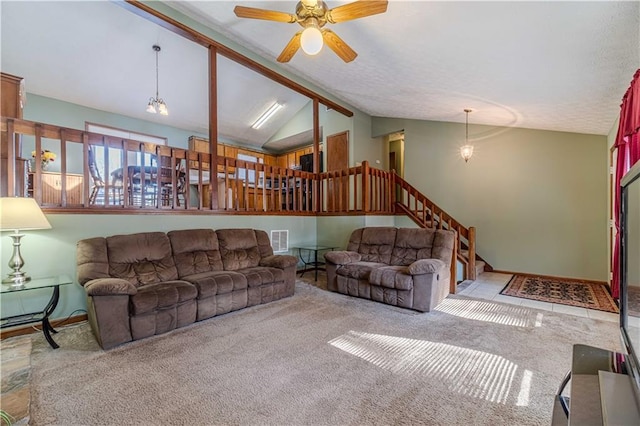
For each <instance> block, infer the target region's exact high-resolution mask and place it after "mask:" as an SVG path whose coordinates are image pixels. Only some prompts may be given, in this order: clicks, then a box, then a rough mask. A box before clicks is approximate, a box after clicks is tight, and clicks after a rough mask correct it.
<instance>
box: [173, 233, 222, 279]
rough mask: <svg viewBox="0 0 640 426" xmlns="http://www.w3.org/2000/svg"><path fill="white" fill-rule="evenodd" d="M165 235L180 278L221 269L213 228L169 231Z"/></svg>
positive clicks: (218, 248) (220, 258)
mask: <svg viewBox="0 0 640 426" xmlns="http://www.w3.org/2000/svg"><path fill="white" fill-rule="evenodd" d="M167 236H168V237H169V241H170V242H171V249H172V251H173V258H174V260H175V263H176V268H177V270H178V276H179V277H180V278H182V277H185V276H188V275H193V274H199V273H201V272H208V271H222V270H223V266H222V257H221V255H220V246H219V245H218V236H217V235H216V233H215V231H214V230H213V229H185V230H180V231H171V232H169V233H168V234H167Z"/></svg>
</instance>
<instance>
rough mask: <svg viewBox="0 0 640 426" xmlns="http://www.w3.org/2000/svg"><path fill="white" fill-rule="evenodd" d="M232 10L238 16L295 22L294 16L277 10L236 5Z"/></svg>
mask: <svg viewBox="0 0 640 426" xmlns="http://www.w3.org/2000/svg"><path fill="white" fill-rule="evenodd" d="M233 12H234V13H235V14H236V16H237V17H238V18H250V19H264V20H266V21H277V22H286V23H289V24H292V23H294V22H296V16H295V15H292V14H290V13H285V12H278V11H276V10H265V9H256V8H255V7H244V6H236V7H235V8H234V9H233Z"/></svg>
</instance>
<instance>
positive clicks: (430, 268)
mask: <svg viewBox="0 0 640 426" xmlns="http://www.w3.org/2000/svg"><path fill="white" fill-rule="evenodd" d="M445 266H446V265H445V264H444V262H443V261H442V260H440V259H418V260H416V261H415V262H413V263H412V264H411V265H409V268H408V269H409V273H410V274H411V275H422V274H434V273H437V272H440V271H442V270H443V269H444V268H445Z"/></svg>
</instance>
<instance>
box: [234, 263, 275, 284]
mask: <svg viewBox="0 0 640 426" xmlns="http://www.w3.org/2000/svg"><path fill="white" fill-rule="evenodd" d="M236 272H239V273H241V274H242V275H244V276H245V277H246V278H247V286H248V287H249V288H252V287H260V286H262V285H264V284H273V283H277V282H282V281H284V271H283V270H282V269H278V268H270V267H268V266H256V267H255V268H244V269H239V270H238V271H236Z"/></svg>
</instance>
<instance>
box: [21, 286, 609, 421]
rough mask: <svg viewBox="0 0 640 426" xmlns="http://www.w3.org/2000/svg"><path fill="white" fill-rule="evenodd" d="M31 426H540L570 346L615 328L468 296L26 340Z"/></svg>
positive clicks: (344, 302)
mask: <svg viewBox="0 0 640 426" xmlns="http://www.w3.org/2000/svg"><path fill="white" fill-rule="evenodd" d="M33 336H34V337H33V339H34V343H33V346H34V348H33V353H32V402H31V422H30V424H31V425H34V426H37V425H51V424H56V425H59V424H64V425H93V424H101V425H103V424H118V425H120V424H136V425H160V424H162V425H167V424H175V425H210V424H211V425H214V424H220V425H223V424H224V425H347V424H350V425H374V424H376V425H380V424H400V425H403V424H424V425H516V424H517V425H544V426H547V425H549V424H550V421H551V412H552V406H553V399H554V394H555V391H556V389H557V387H558V385H559V383H560V381H561V379H562V377H563V375H564V374H565V373H566V371H567V370H568V369H569V368H570V365H571V350H572V345H573V344H574V343H584V344H590V345H593V346H598V347H602V348H605V349H610V350H620V346H619V337H618V329H617V324H615V323H612V322H604V321H598V320H592V319H587V318H579V317H575V316H570V315H563V314H558V313H553V312H546V311H540V310H535V309H530V308H525V307H522V306H514V305H507V304H502V303H497V302H492V301H486V300H479V299H472V298H468V297H464V296H456V295H451V296H449V297H448V298H447V299H446V300H445V301H444V302H443V303H442V304H440V305H439V306H438V308H437V309H436V310H434V311H432V312H430V313H419V312H414V311H410V310H405V309H400V308H396V307H392V306H388V305H383V304H380V303H376V302H371V301H368V300H363V299H358V298H353V297H349V296H345V295H341V294H337V293H330V292H327V291H326V290H323V289H321V288H318V287H315V286H313V285H309V284H307V283H304V282H301V281H298V282H297V283H296V293H295V295H294V296H293V297H291V298H287V299H283V300H279V301H277V302H273V303H270V304H266V305H261V306H255V307H252V308H249V309H245V310H241V311H236V312H232V313H230V314H226V315H222V316H220V317H215V318H212V319H209V320H206V321H202V322H199V323H196V324H193V325H190V326H187V327H184V328H181V329H178V330H175V331H173V332H170V333H166V334H163V335H160V336H155V337H152V338H148V339H144V340H141V341H136V342H132V343H129V344H125V345H122V346H120V347H118V348H115V349H112V350H109V351H103V350H101V349H99V347H98V346H97V343H96V342H95V339H94V338H93V336H92V335H91V331H90V329H89V327H88V325H87V324H81V325H75V326H71V327H66V328H63V329H61V330H60V333H59V334H57V335H56V341H57V342H58V343H59V344H60V349H58V350H52V349H51V348H49V347H48V346H47V344H46V342H45V341H44V338H42V336H40V335H33Z"/></svg>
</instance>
